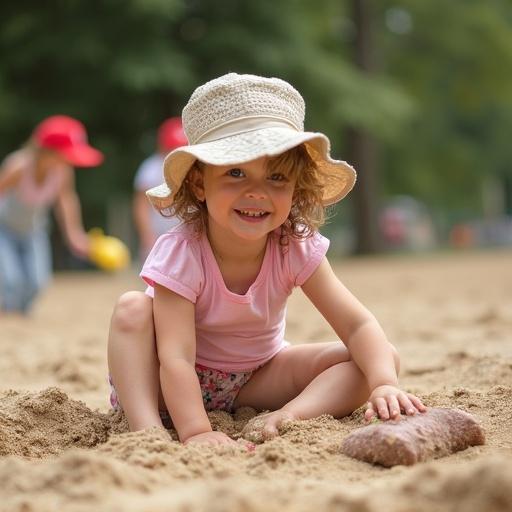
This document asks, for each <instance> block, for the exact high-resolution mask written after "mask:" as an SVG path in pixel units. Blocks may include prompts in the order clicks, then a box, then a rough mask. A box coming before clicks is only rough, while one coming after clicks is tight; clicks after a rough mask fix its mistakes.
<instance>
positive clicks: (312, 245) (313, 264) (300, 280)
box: [287, 232, 329, 286]
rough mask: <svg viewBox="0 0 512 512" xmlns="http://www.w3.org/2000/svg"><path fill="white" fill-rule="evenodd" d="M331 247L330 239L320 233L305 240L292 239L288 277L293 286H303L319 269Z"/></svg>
mask: <svg viewBox="0 0 512 512" xmlns="http://www.w3.org/2000/svg"><path fill="white" fill-rule="evenodd" d="M328 248H329V240H328V239H327V238H325V237H324V236H322V235H321V234H320V233H318V232H317V233H315V234H314V235H313V236H311V237H309V238H306V239H304V240H296V239H291V241H290V245H289V250H288V253H287V258H288V265H287V266H288V274H289V275H288V279H289V280H290V281H291V283H293V286H302V285H303V284H304V283H305V282H306V281H307V280H308V278H309V277H310V276H311V275H312V274H313V272H314V271H315V270H316V269H317V267H318V265H320V262H321V261H322V259H323V257H324V256H325V254H326V253H327V249H328Z"/></svg>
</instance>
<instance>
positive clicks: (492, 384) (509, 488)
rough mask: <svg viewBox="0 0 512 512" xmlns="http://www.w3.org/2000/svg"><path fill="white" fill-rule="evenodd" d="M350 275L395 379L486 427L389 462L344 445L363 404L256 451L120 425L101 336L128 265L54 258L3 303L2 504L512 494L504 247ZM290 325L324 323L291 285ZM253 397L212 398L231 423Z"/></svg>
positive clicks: (464, 501) (298, 331)
mask: <svg viewBox="0 0 512 512" xmlns="http://www.w3.org/2000/svg"><path fill="white" fill-rule="evenodd" d="M336 270H337V272H338V274H339V276H340V277H341V278H342V280H343V281H344V283H345V284H346V285H348V286H349V287H350V288H351V289H352V291H353V292H354V293H355V294H356V295H357V296H358V297H359V298H360V299H361V300H362V301H363V302H364V303H365V304H366V305H367V306H369V307H370V308H371V309H372V311H373V312H374V313H375V314H376V316H377V317H378V318H379V320H380V321H381V323H382V325H383V327H384V328H385V330H386V332H387V333H388V336H389V338H390V340H391V341H392V342H393V343H394V344H395V345H396V346H397V348H398V350H399V352H400V354H401V357H402V374H401V382H402V385H403V386H404V387H405V388H406V389H408V390H409V391H412V392H414V393H417V394H418V395H419V396H421V397H422V398H423V400H424V401H425V403H426V404H427V405H429V406H441V407H458V408H461V409H463V410H465V411H467V412H470V413H471V414H473V415H474V416H475V417H476V418H477V419H478V421H479V422H480V423H481V425H482V426H483V427H484V429H485V432H486V436H487V443H486V444H485V445H484V446H478V447H472V448H469V449H467V450H465V451H463V452H459V453H456V454H454V455H451V456H449V457H445V458H440V459H437V460H432V461H429V462H426V463H421V464H417V465H416V466H412V467H405V466H396V467H394V468H392V469H385V468H382V467H374V466H371V465H369V464H366V463H363V462H358V461H356V460H353V459H350V458H348V457H346V456H344V455H342V454H341V453H340V444H341V442H342V440H343V439H344V438H345V437H346V436H347V435H348V434H349V433H350V432H352V431H353V430H354V429H356V428H359V427H360V426H361V425H362V423H361V411H356V412H355V413H354V414H353V415H352V416H351V417H349V418H344V419H342V420H334V419H333V418H330V417H327V416H325V417H321V418H318V419H315V420H310V421H307V422H301V423H293V424H291V425H289V426H286V427H285V428H284V429H283V432H282V435H281V437H280V438H277V439H275V440H272V441H270V442H267V443H265V444H263V445H259V446H258V447H257V448H256V450H255V451H254V452H253V453H247V452H244V451H243V450H239V451H237V450H236V449H235V450H233V449H227V448H223V449H221V448H216V449H215V448H209V449H205V448H201V449H199V448H197V447H184V446H182V445H180V444H179V443H177V442H175V441H172V440H171V439H170V438H169V436H168V435H167V433H166V432H165V431H159V430H157V429H155V430H151V431H147V432H138V433H128V432H126V424H125V422H124V420H123V418H121V417H119V415H116V414H112V413H110V412H109V410H108V402H107V396H108V387H107V383H106V379H105V375H106V361H105V359H106V358H105V345H106V338H107V332H108V322H109V317H110V313H111V310H112V307H113V304H114V301H115V298H116V297H117V296H118V295H119V294H120V293H121V292H123V291H125V290H127V289H130V288H139V289H141V285H140V284H139V281H138V280H137V278H136V277H135V276H134V275H132V274H125V275H116V276H108V275H104V274H100V273H94V272H89V273H82V274H59V275H57V276H56V279H55V282H54V284H53V286H52V287H51V289H50V290H49V291H48V292H47V293H46V294H45V296H44V297H42V298H41V300H40V302H39V303H38V305H37V308H36V311H35V312H34V315H33V317H32V318H30V319H29V320H20V319H14V318H5V317H3V318H0V375H1V380H0V510H2V511H15V510H16V511H23V512H28V511H32V510H34V511H40V512H43V511H50V510H52V511H53V510H66V511H85V510H107V511H117V510H119V511H121V510H122V511H127V512H130V511H135V510H137V511H152V512H158V511H164V510H177V511H189V512H196V511H208V512H216V511H240V512H242V511H244V512H246V511H265V512H269V511H274V510H275V511H278V510H279V511H306V510H327V511H331V510H333V511H334V510H348V511H354V512H356V511H357V512H367V511H368V512H372V511H381V512H387V511H393V512H397V511H408V510H415V511H423V510H425V511H427V510H440V511H458V510H461V511H462V510H463V511H470V512H472V511H474V512H476V511H495V510H496V511H498V510H500V511H501V510H502V511H505V510H512V459H511V456H512V252H506V251H499V252H498V251H492V252H486V253H459V254H443V255H435V256H428V257H425V256H416V257H405V256H404V257H395V258H377V259H359V260H346V261H342V262H339V263H338V264H337V265H336ZM288 316H289V323H288V332H287V338H288V339H290V340H294V341H295V342H298V343H299V342H315V341H326V340H332V339H334V335H333V333H332V331H331V329H330V328H329V326H327V325H326V324H325V322H324V321H323V319H322V318H321V317H320V316H319V315H318V313H317V312H316V311H315V310H314V308H313V307H312V306H311V305H310V304H308V303H307V301H306V300H305V299H304V297H303V296H302V295H301V293H300V291H299V292H297V293H295V294H294V295H293V296H292V298H291V300H290V305H289V315H288ZM254 414H255V413H254V411H252V410H249V409H242V410H240V411H239V412H238V413H237V414H235V415H234V416H230V415H228V414H226V413H220V412H214V413H212V414H211V415H210V417H211V420H212V423H213V424H214V426H215V427H216V428H219V429H221V430H223V431H225V432H227V433H228V434H231V435H233V436H236V435H237V433H239V432H240V431H241V429H242V428H243V426H244V424H245V423H246V421H247V420H248V419H249V418H250V417H252V416H253V415H254Z"/></svg>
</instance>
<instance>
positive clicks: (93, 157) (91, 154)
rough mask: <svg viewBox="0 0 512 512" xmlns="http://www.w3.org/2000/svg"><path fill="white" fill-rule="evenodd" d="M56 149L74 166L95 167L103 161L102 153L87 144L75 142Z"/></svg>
mask: <svg viewBox="0 0 512 512" xmlns="http://www.w3.org/2000/svg"><path fill="white" fill-rule="evenodd" d="M56 151H57V152H59V153H60V154H61V155H62V156H63V157H64V159H65V160H66V161H67V162H68V163H70V164H71V165H74V166H75V167H96V166H97V165H100V164H101V163H102V162H103V153H102V152H101V151H98V150H97V149H94V148H93V147H91V146H89V145H88V144H77V145H74V146H70V147H68V148H59V149H56Z"/></svg>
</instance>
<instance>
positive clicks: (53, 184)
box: [0, 152, 65, 235]
mask: <svg viewBox="0 0 512 512" xmlns="http://www.w3.org/2000/svg"><path fill="white" fill-rule="evenodd" d="M20 153H21V152H18V153H14V154H13V155H11V156H10V157H8V158H16V159H18V160H19V161H20V162H21V166H22V167H21V168H22V171H21V177H20V180H19V182H18V184H17V185H16V186H15V187H13V188H12V189H10V190H8V191H7V192H6V193H5V194H1V195H0V227H1V226H4V227H5V228H7V229H9V230H10V231H12V232H14V233H17V234H20V235H25V234H28V233H31V232H33V231H35V230H39V229H44V228H46V225H47V223H48V211H49V209H50V207H51V206H52V204H53V203H54V202H55V200H56V199H57V196H58V195H59V191H60V189H61V186H62V183H63V181H64V177H65V175H64V173H65V169H64V168H63V167H55V168H54V169H52V170H51V172H49V173H48V175H47V177H46V179H45V180H44V182H43V183H37V182H36V181H35V179H34V164H33V161H32V159H31V158H30V157H26V156H24V155H21V154H20Z"/></svg>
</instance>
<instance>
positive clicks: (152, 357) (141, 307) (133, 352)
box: [108, 291, 163, 431]
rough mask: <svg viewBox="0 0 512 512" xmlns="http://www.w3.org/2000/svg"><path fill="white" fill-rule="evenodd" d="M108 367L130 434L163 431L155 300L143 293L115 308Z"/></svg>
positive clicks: (123, 299) (131, 294)
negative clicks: (160, 407) (145, 430)
mask: <svg viewBox="0 0 512 512" xmlns="http://www.w3.org/2000/svg"><path fill="white" fill-rule="evenodd" d="M108 366H109V371H110V375H111V377H112V381H113V383H114V386H115V388H116V392H117V395H118V397H119V401H120V403H121V406H122V408H123V411H124V413H125V415H126V418H127V420H128V424H129V426H130V430H132V431H134V430H142V429H145V428H149V427H153V426H158V427H162V426H163V425H162V420H161V419H160V415H159V412H158V411H159V393H160V379H159V367H160V365H159V362H158V357H157V352H156V344H155V329H154V324H153V300H152V299H151V298H150V297H148V296H147V295H145V294H144V293H142V292H135V291H133V292H127V293H125V294H123V295H122V296H121V297H120V298H119V300H118V302H117V304H116V306H115V309H114V313H113V315H112V319H111V323H110V334H109V339H108Z"/></svg>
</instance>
